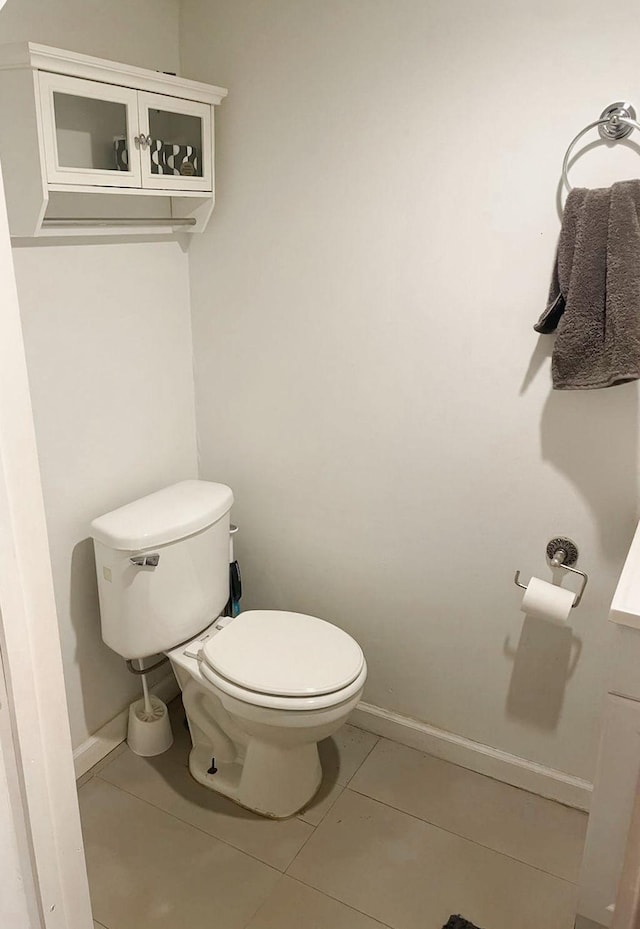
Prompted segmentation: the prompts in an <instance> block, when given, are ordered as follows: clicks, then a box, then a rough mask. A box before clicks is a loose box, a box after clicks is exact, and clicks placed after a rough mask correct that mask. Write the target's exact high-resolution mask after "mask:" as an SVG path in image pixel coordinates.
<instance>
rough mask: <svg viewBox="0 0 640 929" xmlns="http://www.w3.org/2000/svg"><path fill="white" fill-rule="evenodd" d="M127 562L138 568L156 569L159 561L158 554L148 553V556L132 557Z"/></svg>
mask: <svg viewBox="0 0 640 929" xmlns="http://www.w3.org/2000/svg"><path fill="white" fill-rule="evenodd" d="M129 561H130V562H131V564H134V565H136V566H137V567H138V568H157V567H158V562H159V561H160V553H159V552H150V553H149V554H148V555H134V556H133V558H130V559H129Z"/></svg>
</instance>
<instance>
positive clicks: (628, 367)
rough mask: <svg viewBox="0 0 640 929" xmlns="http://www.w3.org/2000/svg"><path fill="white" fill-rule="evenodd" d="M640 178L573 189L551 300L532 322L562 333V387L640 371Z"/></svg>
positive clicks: (619, 380)
mask: <svg viewBox="0 0 640 929" xmlns="http://www.w3.org/2000/svg"><path fill="white" fill-rule="evenodd" d="M639 211H640V180H637V181H622V182H620V183H619V184H614V185H613V187H611V188H606V189H600V190H586V189H584V188H576V189H575V190H572V191H571V192H570V193H569V196H568V197H567V202H566V205H565V208H564V216H563V218H562V230H561V232H560V241H559V243H558V253H557V256H556V263H555V267H554V270H553V277H552V281H551V289H550V291H549V303H548V305H547V308H546V310H545V311H544V313H543V314H542V316H541V317H540V319H539V320H538V322H537V323H536V324H535V326H534V327H533V328H534V329H535V330H536V332H543V333H547V332H553V331H554V330H555V329H556V328H557V331H558V334H557V336H556V342H555V345H554V348H553V360H552V365H551V370H552V375H553V386H554V388H555V389H556V390H588V389H592V388H597V387H613V386H614V384H624V383H625V382H626V381H633V380H637V379H638V378H640V222H639V216H638V214H639Z"/></svg>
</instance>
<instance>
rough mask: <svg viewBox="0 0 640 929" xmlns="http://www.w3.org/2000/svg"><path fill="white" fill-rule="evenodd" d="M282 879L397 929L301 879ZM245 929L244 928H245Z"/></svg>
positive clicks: (384, 925) (391, 928)
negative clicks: (295, 882)
mask: <svg viewBox="0 0 640 929" xmlns="http://www.w3.org/2000/svg"><path fill="white" fill-rule="evenodd" d="M284 877H287V878H289V880H290V881H297V882H298V884H302V885H303V886H304V887H308V888H309V890H315V892H316V893H318V894H322V896H323V897H328V898H329V900H333V901H334V902H335V903H340V904H342V906H346V907H347V909H349V910H352V911H353V912H354V913H359V914H360V916H366V917H367V919H370V920H372V921H373V922H374V923H377V925H379V926H383V927H384V929H397V927H393V926H390V925H389V923H383V922H381V921H380V920H379V919H378V918H377V917H376V916H372V915H371V913H367V912H366V910H359V909H358V907H357V906H354V905H353V904H352V903H345V901H344V900H341V899H340V897H334V896H333V894H331V893H329V892H328V891H326V890H320V888H318V887H314V886H313V884H309V883H308V882H307V881H305V880H303V879H302V878H301V877H291V875H289V874H285V875H284ZM245 929H246V927H245Z"/></svg>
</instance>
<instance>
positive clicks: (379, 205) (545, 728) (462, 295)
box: [181, 0, 640, 778]
mask: <svg viewBox="0 0 640 929" xmlns="http://www.w3.org/2000/svg"><path fill="white" fill-rule="evenodd" d="M621 23H623V24H624V30H623V31H624V43H623V44H624V49H623V48H622V46H621V39H620V36H621V33H620V29H621V26H620V24H621ZM181 37H182V44H181V58H182V62H183V71H184V73H185V75H187V76H189V77H193V78H197V79H201V80H212V81H215V82H216V83H220V84H223V85H225V86H228V87H229V88H230V93H229V97H228V99H227V100H226V101H225V102H224V105H223V106H222V107H221V108H220V110H219V113H218V126H217V143H218V157H217V175H218V200H217V207H216V212H215V214H214V218H213V221H212V223H211V225H210V227H209V229H208V231H207V233H206V234H205V235H204V236H203V237H202V238H199V239H198V240H197V241H195V242H194V243H193V247H192V249H191V252H190V265H191V288H192V302H193V327H194V345H195V358H196V375H197V376H196V381H197V383H196V399H197V416H198V427H199V443H200V454H201V473H202V476H203V477H205V478H210V479H219V480H223V481H227V482H228V483H230V484H231V485H232V486H233V488H234V491H235V493H236V498H237V504H236V507H235V508H234V521H236V522H238V523H239V525H240V527H241V533H240V535H239V537H238V551H239V554H240V556H241V558H242V560H243V568H244V579H245V584H246V591H247V593H246V597H245V605H246V606H257V605H260V606H262V607H280V608H283V607H289V608H292V609H297V610H302V611H308V612H311V613H316V614H318V615H320V616H324V617H326V618H328V619H331V620H334V621H336V622H338V623H339V624H340V625H342V626H344V627H345V628H346V629H348V630H349V631H350V632H352V633H353V634H354V635H355V636H356V637H357V638H358V639H359V640H360V642H361V643H362V645H363V647H364V649H365V651H366V654H367V658H368V661H369V666H370V682H369V685H368V689H367V694H366V698H367V699H368V701H369V702H372V703H374V704H377V705H380V706H383V707H387V708H390V709H392V710H395V711H397V712H400V713H402V714H406V715H409V716H413V717H416V718H418V719H422V720H426V721H429V722H430V723H432V724H435V725H436V726H439V727H442V728H444V729H447V730H451V731H453V732H455V733H459V734H461V735H463V736H466V737H468V738H471V739H475V740H478V741H480V742H483V743H488V744H490V745H492V746H495V747H498V748H500V749H503V750H506V751H509V752H512V753H514V754H517V755H521V756H524V757H525V758H529V759H533V760H535V761H537V762H540V763H542V764H546V765H550V766H552V767H555V768H558V769H560V770H563V771H565V772H568V773H571V774H575V775H578V776H581V777H585V778H589V777H590V776H591V775H592V772H593V762H594V747H595V740H596V734H597V733H596V722H597V715H598V712H597V711H598V708H599V705H600V692H601V686H602V679H603V672H604V663H605V661H604V656H603V649H604V647H605V646H606V640H607V627H606V614H607V606H608V603H609V600H610V598H611V595H612V591H613V588H614V585H615V581H616V578H617V574H618V572H619V569H620V567H621V564H622V560H623V558H624V554H625V550H626V547H627V545H628V543H629V541H630V538H631V535H632V532H633V529H634V526H635V521H636V513H637V431H638V427H637V420H638V406H637V387H636V385H629V386H624V387H618V388H615V389H612V390H609V391H603V392H585V393H552V392H550V380H549V370H548V369H549V362H548V357H547V354H548V352H549V349H550V340H549V339H548V338H544V337H542V338H541V339H539V340H538V338H537V336H536V335H535V333H534V332H533V331H532V324H533V322H534V321H535V320H536V319H537V317H538V315H539V313H540V311H541V310H542V308H543V307H544V305H545V300H546V295H547V288H548V282H549V276H550V270H551V264H552V258H553V253H554V249H555V243H556V238H557V234H558V230H559V218H558V213H557V211H556V190H557V182H558V177H559V170H560V165H561V161H562V157H563V154H564V151H565V148H566V146H567V144H568V143H569V141H570V139H571V138H572V137H573V135H574V134H575V133H576V132H577V131H578V130H579V129H580V128H581V127H582V126H584V125H585V124H586V123H587V122H590V121H592V120H593V119H595V118H597V116H598V114H599V112H600V110H601V109H602V108H603V107H604V106H605V105H607V104H608V103H609V102H611V101H613V100H619V99H625V98H629V99H631V100H635V101H636V104H638V103H640V78H639V77H638V69H637V66H636V64H635V61H634V56H633V55H632V54H629V53H628V50H629V49H632V48H634V47H635V46H636V45H638V43H639V42H640V16H639V15H638V10H637V5H636V4H635V3H632V2H631V0H613V2H612V3H609V4H602V3H601V2H599V0H586V2H584V0H583V2H581V3H577V2H575V0H541V2H537V3H526V4H525V3H514V2H513V0H488V2H487V3H483V4H475V3H471V2H466V3H462V2H459V0H458V2H451V0H431V2H424V0H401V2H399V3H398V2H391V0H368V2H363V0H326V2H323V3H318V2H316V0H271V2H269V3H268V4H265V3H259V2H256V0H183V3H182V19H181ZM594 138H596V137H594ZM637 151H638V149H637V148H635V150H634V151H631V150H627V151H626V152H625V151H624V150H623V148H621V147H619V148H618V149H616V151H608V150H606V149H602V150H600V149H596V150H594V151H592V152H590V153H589V154H588V155H587V156H586V157H585V158H584V159H582V160H581V162H580V164H579V165H576V167H575V170H574V172H573V175H572V177H573V180H574V183H585V184H592V185H593V184H596V185H597V184H599V183H602V184H608V183H610V182H612V181H613V180H617V179H619V178H620V177H622V176H624V175H625V172H626V174H627V176H629V175H630V174H637V171H638V167H637ZM625 159H626V163H624V164H623V162H625ZM632 159H633V160H632ZM557 532H563V533H566V534H568V535H570V536H572V537H573V538H574V539H575V540H576V541H577V542H578V544H579V546H580V550H581V559H580V563H581V565H582V566H583V567H584V569H586V570H587V571H588V572H590V575H591V582H590V585H589V588H588V591H587V595H586V597H585V600H584V605H583V606H581V607H580V608H579V610H577V611H575V615H574V629H573V636H574V637H573V638H572V635H571V632H569V631H567V630H562V629H560V630H558V629H557V628H555V627H547V626H546V625H543V624H539V623H535V622H533V623H532V622H531V621H529V620H527V621H526V623H524V624H523V616H522V614H521V613H520V612H519V609H518V607H519V602H520V598H519V592H518V591H517V590H516V589H515V587H514V586H513V573H514V571H515V569H516V568H520V569H521V570H522V572H523V575H524V579H525V580H527V579H528V577H529V576H530V575H531V574H532V573H533V574H541V575H542V576H545V577H549V576H550V575H549V574H548V571H547V568H546V566H545V561H544V548H545V545H546V542H547V540H548V539H549V538H551V537H552V536H553V535H554V534H555V533H557ZM574 665H575V667H573V666H574Z"/></svg>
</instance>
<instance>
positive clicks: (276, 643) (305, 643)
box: [200, 610, 367, 710]
mask: <svg viewBox="0 0 640 929" xmlns="http://www.w3.org/2000/svg"><path fill="white" fill-rule="evenodd" d="M200 670H201V673H202V675H203V677H205V678H206V679H207V680H208V681H210V682H211V683H212V684H214V685H215V686H216V687H218V688H219V689H220V690H222V691H223V692H224V693H227V694H229V695H230V696H233V697H236V698H237V699H239V700H243V701H244V702H246V703H251V704H253V705H255V706H264V707H270V708H272V709H288V710H313V709H321V708H324V707H328V706H333V705H336V704H338V703H341V702H342V701H343V700H347V699H349V697H350V696H352V695H353V694H354V693H356V692H357V691H358V690H359V689H360V688H361V687H362V686H363V684H364V681H365V679H366V674H367V668H366V663H365V659H364V655H363V653H362V649H361V648H360V646H359V645H358V643H357V642H356V641H355V640H354V639H352V638H351V636H350V635H348V634H347V633H346V632H344V631H343V630H342V629H339V628H338V627H337V626H334V625H332V624H331V623H328V622H326V621H325V620H322V619H318V618H317V617H315V616H307V615H305V614H302V613H290V612H284V611H279V610H250V611H247V612H245V613H241V614H240V615H239V616H238V617H236V618H235V619H234V620H233V621H232V622H231V623H229V625H228V626H226V627H225V628H224V629H222V630H221V631H220V632H218V633H217V634H216V635H215V636H213V637H212V638H211V639H209V640H208V641H207V642H206V644H205V645H204V647H203V648H202V651H201V653H200Z"/></svg>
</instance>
